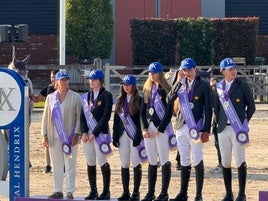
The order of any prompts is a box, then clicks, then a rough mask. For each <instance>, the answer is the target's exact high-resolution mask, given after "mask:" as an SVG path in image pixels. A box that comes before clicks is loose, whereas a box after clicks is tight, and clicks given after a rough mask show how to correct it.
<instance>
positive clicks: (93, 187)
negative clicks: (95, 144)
mask: <svg viewBox="0 0 268 201" xmlns="http://www.w3.org/2000/svg"><path fill="white" fill-rule="evenodd" d="M87 176H88V181H89V185H90V192H89V194H88V196H87V197H85V200H95V199H96V198H97V197H98V191H97V184H96V177H97V173H96V166H89V165H88V166H87Z"/></svg>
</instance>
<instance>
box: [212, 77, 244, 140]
mask: <svg viewBox="0 0 268 201" xmlns="http://www.w3.org/2000/svg"><path fill="white" fill-rule="evenodd" d="M224 84H225V81H224V80H222V81H220V82H219V83H217V85H216V88H217V93H218V95H219V100H220V102H221V105H222V107H223V110H224V112H225V115H226V117H227V119H228V120H229V122H230V124H231V126H232V128H233V129H234V132H235V134H236V139H237V140H238V142H240V143H241V144H247V143H248V142H249V136H248V132H249V127H248V121H247V119H245V120H244V122H243V124H242V123H241V121H240V119H239V117H238V115H237V113H236V111H235V108H234V105H233V103H232V101H231V100H230V98H227V99H226V93H225V85H224ZM240 135H241V137H242V135H244V136H243V139H240Z"/></svg>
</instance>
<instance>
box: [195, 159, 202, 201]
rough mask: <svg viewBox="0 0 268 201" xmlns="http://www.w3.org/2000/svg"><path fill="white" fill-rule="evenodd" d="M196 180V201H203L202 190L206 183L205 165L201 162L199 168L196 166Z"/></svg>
mask: <svg viewBox="0 0 268 201" xmlns="http://www.w3.org/2000/svg"><path fill="white" fill-rule="evenodd" d="M195 174H196V177H195V180H196V195H195V201H202V200H203V199H202V189H203V183H204V163H203V161H201V162H200V163H199V164H198V165H197V166H195Z"/></svg>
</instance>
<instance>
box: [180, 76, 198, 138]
mask: <svg viewBox="0 0 268 201" xmlns="http://www.w3.org/2000/svg"><path fill="white" fill-rule="evenodd" d="M192 88H193V87H192ZM192 91H193V90H192ZM177 94H178V98H179V101H180V105H181V107H180V108H181V114H182V116H183V118H184V121H185V123H186V124H187V126H188V127H189V131H191V130H195V131H196V132H197V135H196V137H193V136H191V135H190V137H191V138H192V139H193V140H198V139H199V138H200V137H201V136H200V134H199V131H200V130H202V128H203V120H202V119H200V120H199V121H198V123H196V122H195V119H194V115H193V111H192V109H191V108H190V104H189V97H188V93H187V90H186V85H185V79H183V80H182V86H181V87H180V89H179V90H178V92H177Z"/></svg>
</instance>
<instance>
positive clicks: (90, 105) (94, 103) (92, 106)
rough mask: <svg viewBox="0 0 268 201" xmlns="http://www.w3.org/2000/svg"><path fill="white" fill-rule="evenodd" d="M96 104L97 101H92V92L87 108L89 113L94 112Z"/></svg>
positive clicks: (92, 92)
mask: <svg viewBox="0 0 268 201" xmlns="http://www.w3.org/2000/svg"><path fill="white" fill-rule="evenodd" d="M96 102H97V101H96V100H94V91H91V92H90V96H89V108H90V111H91V112H92V111H93V110H94V108H95V105H96Z"/></svg>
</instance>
